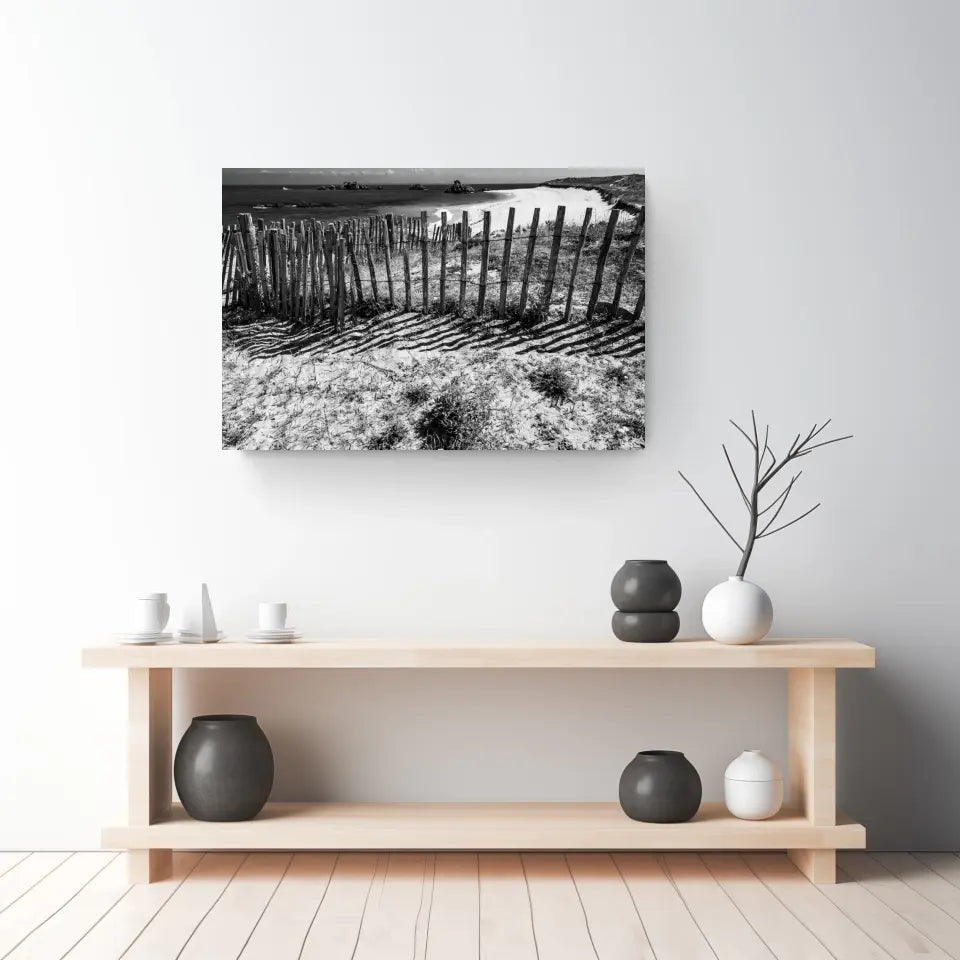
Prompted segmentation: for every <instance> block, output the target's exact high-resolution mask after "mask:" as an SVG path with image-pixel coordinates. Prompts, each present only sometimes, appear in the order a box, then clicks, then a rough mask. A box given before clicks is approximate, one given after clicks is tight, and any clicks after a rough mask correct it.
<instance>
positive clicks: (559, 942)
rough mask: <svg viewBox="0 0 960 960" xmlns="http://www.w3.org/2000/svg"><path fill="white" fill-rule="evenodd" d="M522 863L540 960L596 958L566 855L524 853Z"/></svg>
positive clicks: (521, 858)
mask: <svg viewBox="0 0 960 960" xmlns="http://www.w3.org/2000/svg"><path fill="white" fill-rule="evenodd" d="M520 860H521V863H522V864H523V869H524V873H525V874H526V878H527V888H528V890H529V893H530V903H531V912H532V914H533V930H534V935H535V937H536V943H537V955H538V956H539V958H540V960H587V958H596V957H597V952H596V950H595V949H594V946H593V943H592V941H591V939H590V931H589V930H588V929H587V919H586V916H585V914H584V912H583V907H582V906H581V905H580V898H579V897H578V895H577V888H576V887H575V886H574V883H573V877H571V876H570V870H569V869H568V867H567V863H566V860H565V859H564V857H563V855H562V854H555V853H524V854H522V855H521V857H520Z"/></svg>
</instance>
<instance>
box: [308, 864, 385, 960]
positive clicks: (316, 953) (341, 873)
mask: <svg viewBox="0 0 960 960" xmlns="http://www.w3.org/2000/svg"><path fill="white" fill-rule="evenodd" d="M386 861H387V856H386V854H383V855H379V854H375V853H342V854H340V857H339V859H338V860H337V865H336V867H335V868H334V871H333V875H332V876H331V878H330V885H329V887H328V888H327V891H326V894H325V895H324V897H323V902H322V903H321V904H320V909H319V910H318V911H317V915H316V916H315V917H314V919H313V923H312V924H311V925H310V929H309V931H308V932H307V937H306V940H305V941H304V944H303V954H302V960H351V957H353V955H354V950H355V947H356V945H357V937H358V934H359V931H360V924H361V922H362V919H363V915H364V911H365V908H366V906H367V903H368V901H369V900H370V899H371V897H373V896H374V895H375V891H374V889H373V888H374V884H376V883H378V882H379V881H380V880H381V878H382V875H383V873H384V872H385V869H386Z"/></svg>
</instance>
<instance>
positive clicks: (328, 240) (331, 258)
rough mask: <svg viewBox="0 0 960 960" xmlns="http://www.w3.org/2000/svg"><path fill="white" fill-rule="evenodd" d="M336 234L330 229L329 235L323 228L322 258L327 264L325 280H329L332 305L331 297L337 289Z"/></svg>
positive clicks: (331, 298)
mask: <svg viewBox="0 0 960 960" xmlns="http://www.w3.org/2000/svg"><path fill="white" fill-rule="evenodd" d="M337 242H338V241H337V234H336V232H335V231H334V230H333V229H331V230H330V231H329V236H328V233H327V229H326V227H324V230H323V259H324V262H325V263H326V265H327V280H329V281H330V305H331V307H332V306H333V298H334V297H335V296H336V291H337V274H336V263H335V260H336V255H335V251H334V248H335V247H336V245H337Z"/></svg>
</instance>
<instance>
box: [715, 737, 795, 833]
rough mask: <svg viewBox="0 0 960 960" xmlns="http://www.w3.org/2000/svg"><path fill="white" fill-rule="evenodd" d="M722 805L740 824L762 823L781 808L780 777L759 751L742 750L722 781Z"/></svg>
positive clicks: (781, 785) (776, 769) (781, 788)
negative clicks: (757, 821) (743, 822)
mask: <svg viewBox="0 0 960 960" xmlns="http://www.w3.org/2000/svg"><path fill="white" fill-rule="evenodd" d="M723 802H724V803H725V804H726V805H727V809H728V810H729V811H730V812H731V813H732V814H733V815H734V816H735V817H739V818H740V819H741V820H766V819H767V818H768V817H772V816H774V815H775V814H776V813H777V812H778V811H779V810H780V807H781V806H782V805H783V774H781V772H780V768H779V767H778V766H777V765H776V764H775V763H774V762H773V761H772V760H771V759H770V758H769V757H767V756H765V755H764V754H763V753H761V752H760V751H759V750H744V751H743V753H741V754H740V756H739V757H737V758H736V760H734V761H733V763H731V764H730V766H728V767H727V770H726V773H725V774H724V777H723Z"/></svg>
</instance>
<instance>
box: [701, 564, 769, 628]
mask: <svg viewBox="0 0 960 960" xmlns="http://www.w3.org/2000/svg"><path fill="white" fill-rule="evenodd" d="M772 624H773V604H772V603H771V602H770V597H768V596H767V592H766V590H764V589H763V587H760V586H757V584H755V583H751V582H750V581H749V580H744V579H743V577H727V579H726V581H725V582H724V583H718V584H717V585H716V586H715V587H714V588H713V589H712V590H711V591H710V592H709V593H708V594H707V595H706V597H704V600H703V629H704V630H706V631H707V633H708V634H709V636H711V637H713V639H714V640H716V641H717V642H718V643H756V642H757V641H758V640H762V639H763V638H764V637H765V636H766V635H767V634H768V633H769V632H770V627H771V626H772Z"/></svg>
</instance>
